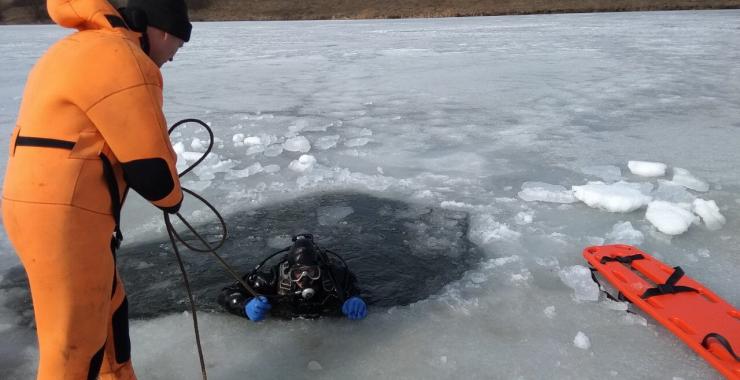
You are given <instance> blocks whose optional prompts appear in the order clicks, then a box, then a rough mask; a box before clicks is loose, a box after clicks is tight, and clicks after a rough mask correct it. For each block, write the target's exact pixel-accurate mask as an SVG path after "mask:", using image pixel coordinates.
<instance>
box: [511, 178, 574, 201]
mask: <svg viewBox="0 0 740 380" xmlns="http://www.w3.org/2000/svg"><path fill="white" fill-rule="evenodd" d="M518 195H519V198H521V199H522V200H525V201H527V202H532V201H541V202H553V203H573V202H577V200H576V198H575V197H574V196H573V192H572V191H571V190H567V189H566V188H565V187H563V186H560V185H551V184H548V183H543V182H525V183H523V184H522V191H520V192H519V194H518Z"/></svg>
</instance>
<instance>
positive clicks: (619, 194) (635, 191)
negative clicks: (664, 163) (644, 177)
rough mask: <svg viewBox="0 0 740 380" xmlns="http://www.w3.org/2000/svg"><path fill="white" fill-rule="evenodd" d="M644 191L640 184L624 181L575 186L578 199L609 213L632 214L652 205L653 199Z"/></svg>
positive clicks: (574, 189)
mask: <svg viewBox="0 0 740 380" xmlns="http://www.w3.org/2000/svg"><path fill="white" fill-rule="evenodd" d="M651 186H652V185H651ZM644 190H645V189H643V186H642V185H640V184H635V183H629V182H624V181H619V182H617V183H613V184H610V185H607V184H605V183H603V182H600V181H596V182H589V183H587V184H585V185H583V186H573V191H574V195H575V197H576V198H578V199H579V200H581V201H582V202H583V203H585V204H587V205H589V206H591V207H594V208H599V209H602V210H606V211H609V212H631V211H634V210H637V209H638V208H640V207H643V206H645V205H646V204H648V203H650V201H651V200H652V198H651V197H650V196H648V195H645V194H644V193H643V191H644Z"/></svg>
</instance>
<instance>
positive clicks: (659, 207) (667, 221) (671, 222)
mask: <svg viewBox="0 0 740 380" xmlns="http://www.w3.org/2000/svg"><path fill="white" fill-rule="evenodd" d="M687 208H688V206H687V207H683V206H681V205H680V204H678V203H671V202H665V201H655V202H650V204H649V205H648V207H647V212H646V213H645V217H646V218H647V220H648V221H649V222H650V223H652V224H653V225H654V226H655V228H657V229H658V231H660V232H662V233H664V234H667V235H680V234H682V233H684V232H686V230H688V229H689V227H690V226H691V223H693V222H694V221H695V220H696V215H694V214H693V213H692V212H691V211H689V210H687Z"/></svg>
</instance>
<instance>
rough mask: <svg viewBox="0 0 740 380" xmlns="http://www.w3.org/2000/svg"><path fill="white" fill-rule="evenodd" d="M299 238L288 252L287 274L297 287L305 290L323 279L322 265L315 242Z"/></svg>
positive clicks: (300, 236)
mask: <svg viewBox="0 0 740 380" xmlns="http://www.w3.org/2000/svg"><path fill="white" fill-rule="evenodd" d="M298 237H299V238H297V239H296V240H295V242H294V243H293V246H292V247H290V251H289V252H288V273H287V274H288V276H289V277H290V281H291V282H293V283H295V284H296V286H298V287H299V288H305V287H308V286H310V285H311V284H312V283H313V282H314V281H317V280H318V279H319V278H321V265H320V262H319V258H318V254H317V252H316V248H315V247H314V244H313V240H311V239H309V238H306V237H302V235H299V236H298Z"/></svg>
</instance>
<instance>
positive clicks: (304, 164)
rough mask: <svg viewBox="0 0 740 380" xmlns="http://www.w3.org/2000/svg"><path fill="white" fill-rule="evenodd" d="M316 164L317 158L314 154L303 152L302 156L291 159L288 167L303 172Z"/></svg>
mask: <svg viewBox="0 0 740 380" xmlns="http://www.w3.org/2000/svg"><path fill="white" fill-rule="evenodd" d="M315 164H316V158H315V157H314V156H312V155H310V154H302V155H301V156H300V157H298V159H297V160H293V161H291V162H290V165H288V167H289V168H290V170H294V171H297V172H301V173H303V172H307V171H310V170H311V169H313V166H314V165H315Z"/></svg>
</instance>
